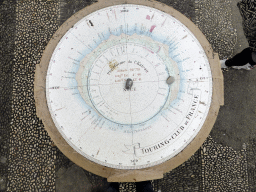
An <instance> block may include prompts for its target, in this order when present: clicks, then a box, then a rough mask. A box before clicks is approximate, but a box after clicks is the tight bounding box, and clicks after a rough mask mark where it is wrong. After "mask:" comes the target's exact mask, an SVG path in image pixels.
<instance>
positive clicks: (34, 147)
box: [7, 0, 58, 191]
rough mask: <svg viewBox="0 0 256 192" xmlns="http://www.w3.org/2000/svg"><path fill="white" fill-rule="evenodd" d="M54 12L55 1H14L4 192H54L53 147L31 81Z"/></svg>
mask: <svg viewBox="0 0 256 192" xmlns="http://www.w3.org/2000/svg"><path fill="white" fill-rule="evenodd" d="M57 9H58V2H57V1H46V0H39V1H23V0H18V1H17V5H16V10H15V11H16V20H15V22H16V34H15V37H14V40H15V49H14V59H13V62H14V65H13V67H12V75H13V82H12V84H13V87H12V103H11V110H12V116H11V117H12V120H11V122H10V135H9V158H8V161H9V165H8V178H7V179H8V185H7V191H54V190H55V159H56V147H55V146H54V144H53V142H52V141H51V139H50V138H49V136H48V135H47V133H46V131H45V130H44V127H43V124H42V122H41V121H40V120H39V119H38V118H37V116H36V113H35V112H36V109H35V102H34V97H33V80H34V71H35V67H36V64H38V63H39V62H40V58H41V56H42V53H43V50H44V48H45V46H46V45H47V43H48V41H49V39H50V38H51V36H52V35H53V33H54V31H55V30H56V29H57V28H58V26H57V24H56V20H57V17H58V12H57V11H56V10H57Z"/></svg>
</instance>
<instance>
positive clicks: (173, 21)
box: [35, 0, 224, 182]
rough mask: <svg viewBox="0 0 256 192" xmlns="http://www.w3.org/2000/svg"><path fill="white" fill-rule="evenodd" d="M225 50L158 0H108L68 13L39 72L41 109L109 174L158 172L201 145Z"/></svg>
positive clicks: (51, 129) (143, 176)
mask: <svg viewBox="0 0 256 192" xmlns="http://www.w3.org/2000/svg"><path fill="white" fill-rule="evenodd" d="M223 89H224V87H223V76H222V72H221V69H220V64H219V57H218V55H217V54H215V53H213V51H212V48H211V46H210V44H209V43H208V41H207V40H206V38H205V37H204V35H203V34H202V33H201V32H200V30H199V29H198V28H197V27H196V26H195V25H194V24H193V23H192V22H191V21H190V20H189V19H187V18H186V17H185V16H183V15H182V14H181V13H179V12H178V11H176V10H174V9H173V8H171V7H168V6H166V5H165V6H163V5H162V4H161V3H157V2H152V1H146V0H143V1H140V2H139V4H138V2H136V1H132V0H131V1H129V0H128V1H122V0H118V1H111V2H103V1H99V2H98V3H95V4H93V5H91V6H88V7H86V8H85V9H83V10H81V11H79V12H78V13H76V14H75V15H73V16H72V17H71V18H70V19H68V20H67V21H66V22H65V23H64V24H63V25H62V26H61V27H60V28H59V30H58V31H57V32H56V33H55V34H54V36H53V37H52V39H51V41H50V42H49V44H48V46H47V47H46V49H45V51H44V54H43V57H42V59H41V63H40V65H38V66H37V68H36V75H35V100H36V107H37V115H38V116H39V117H40V118H41V119H42V121H43V123H44V125H45V128H46V130H47V131H48V133H49V135H50V137H51V138H52V140H53V141H54V143H55V144H56V145H57V146H58V148H59V149H60V150H61V151H62V152H63V153H64V154H65V155H66V156H67V157H68V158H69V159H70V160H72V161H73V162H74V163H76V164H77V165H79V166H81V167H83V168H84V169H86V170H88V171H90V172H92V173H94V174H97V175H100V176H102V177H106V178H108V181H118V182H123V181H126V182H134V181H144V180H150V179H159V178H162V177H163V174H164V173H165V172H168V171H170V170H172V169H173V168H175V167H177V166H178V165H180V164H181V163H183V162H184V161H186V160H187V159H188V158H189V157H190V156H191V155H193V154H194V153H195V151H196V150H197V149H198V148H199V147H200V146H201V145H202V143H203V142H204V140H205V139H206V137H207V136H208V135H209V133H210V131H211V128H212V126H213V124H214V122H215V120H216V117H217V114H218V111H219V107H220V106H221V105H223V104H224V96H223Z"/></svg>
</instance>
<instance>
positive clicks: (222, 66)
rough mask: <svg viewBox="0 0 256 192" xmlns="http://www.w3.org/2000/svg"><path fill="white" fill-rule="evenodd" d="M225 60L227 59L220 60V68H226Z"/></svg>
mask: <svg viewBox="0 0 256 192" xmlns="http://www.w3.org/2000/svg"><path fill="white" fill-rule="evenodd" d="M226 61H227V59H224V60H220V66H221V69H226V68H228V67H227V66H226V65H225V62H226Z"/></svg>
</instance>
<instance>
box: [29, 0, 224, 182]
mask: <svg viewBox="0 0 256 192" xmlns="http://www.w3.org/2000/svg"><path fill="white" fill-rule="evenodd" d="M120 4H138V5H145V6H149V7H153V8H156V9H159V10H160V11H163V12H166V13H167V14H169V15H171V16H173V17H174V18H176V19H178V20H179V21H180V22H181V23H183V24H184V25H185V26H186V27H187V28H188V29H189V30H190V31H191V32H192V33H193V34H194V35H195V37H196V38H197V39H198V41H199V42H200V44H201V45H202V47H203V49H204V51H205V53H206V55H207V57H208V60H209V63H210V67H211V72H212V80H213V87H212V90H213V95H212V101H211V106H210V109H209V113H208V116H207V118H206V120H205V122H204V125H203V126H202V128H201V130H200V131H199V133H198V134H197V136H196V137H195V138H194V140H193V141H192V142H191V143H190V144H189V145H188V146H187V147H186V148H185V149H184V150H183V151H182V152H180V153H179V154H178V155H176V156H175V157H173V158H171V159H170V160H168V161H166V162H164V163H162V164H160V165H156V166H153V167H150V168H146V169H140V170H119V169H114V168H109V167H105V166H102V165H99V164H96V163H94V162H92V161H90V160H88V159H86V158H85V157H83V156H82V155H80V154H79V153H77V152H76V151H75V150H74V149H73V148H72V147H71V146H69V145H68V143H67V142H66V141H65V140H64V138H63V137H62V136H61V135H60V133H59V132H58V130H57V128H56V127H55V124H54V122H53V120H52V118H51V114H50V112H49V109H48V106H47V101H46V90H45V89H46V75H47V69H48V65H49V61H50V58H51V56H52V53H53V51H54V49H55V47H56V46H57V44H58V42H59V40H60V39H61V38H62V36H63V35H64V34H65V33H66V32H67V31H68V30H69V28H71V27H72V26H73V25H74V24H75V23H76V22H78V21H79V20H80V19H82V18H83V17H85V16H86V15H88V14H90V13H92V12H94V11H97V10H98V9H102V8H105V7H108V6H113V5H120ZM34 95H35V101H36V111H37V116H38V117H39V118H40V119H42V121H43V124H44V126H45V129H46V130H47V132H48V134H49V136H50V137H51V138H52V140H53V141H54V143H55V144H56V145H57V147H58V148H59V149H60V150H61V151H62V152H63V153H64V154H65V155H66V156H67V157H68V158H69V159H70V160H72V161H73V162H74V163H76V164H77V165H79V166H80V167H82V168H84V169H86V170H88V171H90V172H92V173H94V174H96V175H100V176H102V177H105V178H108V181H110V182H113V181H115V182H136V181H144V180H152V179H160V178H162V177H163V174H164V173H166V172H169V171H171V170H172V169H174V168H175V167H177V166H179V165H180V164H182V163H183V162H185V161H186V160H187V159H188V158H189V157H191V156H192V155H193V154H194V153H195V152H196V151H197V150H198V149H199V148H200V146H201V145H202V144H203V142H204V140H205V139H206V138H207V136H208V135H209V133H210V131H211V129H212V127H213V125H214V122H215V120H216V118H217V115H218V112H219V108H220V106H221V105H223V104H224V86H223V75H222V72H221V69H220V63H219V57H218V55H217V54H214V53H213V51H212V48H211V45H210V44H209V42H208V41H207V40H206V38H205V36H204V35H203V34H202V32H201V31H200V30H199V29H198V28H197V27H196V26H195V25H194V24H193V23H192V22H191V21H190V20H189V19H188V18H186V17H185V16H184V15H182V14H181V13H180V12H178V11H176V10H175V9H173V8H172V7H169V6H167V5H165V4H162V3H159V2H155V1H147V0H140V1H137V0H112V1H103V0H100V1H99V2H97V3H94V4H93V5H91V6H88V7H86V8H84V9H82V10H81V11H79V12H78V13H76V14H75V15H73V16H72V17H70V18H69V19H68V20H67V21H66V22H65V23H64V24H63V25H62V26H61V27H60V28H59V29H58V30H57V32H56V33H55V34H54V35H53V37H52V39H51V40H50V42H49V43H48V45H47V47H46V49H45V51H44V54H43V56H42V58H41V62H40V64H38V65H37V66H36V73H35V81H34Z"/></svg>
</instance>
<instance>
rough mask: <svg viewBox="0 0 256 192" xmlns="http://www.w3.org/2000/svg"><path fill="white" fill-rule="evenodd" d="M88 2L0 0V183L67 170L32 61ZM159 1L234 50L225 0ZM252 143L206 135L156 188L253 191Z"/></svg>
mask: <svg viewBox="0 0 256 192" xmlns="http://www.w3.org/2000/svg"><path fill="white" fill-rule="evenodd" d="M93 2H94V1H85V0H83V1H82V0H73V1H71V0H30V1H27V0H17V1H14V0H13V1H10V0H9V1H6V0H0V106H1V113H0V146H1V147H0V152H1V154H0V191H56V187H55V186H56V183H58V182H56V180H57V181H60V180H61V179H63V178H65V174H68V173H70V172H72V171H68V170H70V169H71V168H72V167H74V166H73V163H72V162H70V161H69V160H68V159H67V158H66V157H65V156H64V155H63V154H62V153H61V152H60V151H59V150H58V149H57V148H56V147H55V146H54V143H53V142H52V141H51V139H50V138H49V137H48V135H47V132H46V131H45V130H44V127H43V124H42V122H41V121H40V120H39V119H38V118H37V117H36V114H35V104H34V98H33V79H34V71H35V66H36V64H38V63H39V62H40V58H41V56H42V52H43V50H44V48H45V46H46V45H47V43H48V41H49V39H50V38H51V36H52V35H53V33H54V32H55V31H56V30H57V28H58V27H59V26H60V25H61V24H62V23H63V22H64V21H65V20H66V19H67V18H69V17H70V16H71V15H73V14H74V13H75V12H77V11H78V10H80V9H82V8H83V7H85V6H87V5H89V4H91V3H93ZM160 2H162V3H165V4H168V5H171V6H173V7H174V8H176V9H177V10H179V11H180V12H182V13H183V14H185V15H186V16H187V17H188V18H190V19H191V20H192V21H193V22H194V23H196V24H197V25H198V27H199V28H200V29H201V30H202V31H203V33H204V34H205V35H206V37H207V39H208V40H209V42H210V43H211V44H212V46H213V49H214V51H215V52H218V53H219V54H220V57H221V58H224V57H230V56H231V55H232V51H233V48H234V45H235V43H236V38H237V37H236V30H235V29H234V28H233V27H232V23H231V9H230V3H231V0H195V1H192V0H181V1H177V0H172V1H169V0H168V1H167V0H161V1H160ZM255 143H256V140H255V139H250V140H249V141H248V143H246V144H244V145H243V148H242V150H237V151H236V150H234V149H232V148H231V147H228V146H224V145H222V144H218V143H216V142H215V141H214V140H213V138H212V137H211V136H209V137H208V139H207V140H206V141H205V143H204V144H203V146H202V148H200V149H199V150H198V151H197V152H196V153H195V154H194V155H193V156H192V157H191V158H190V159H189V160H188V161H186V162H185V163H183V164H182V165H181V166H179V167H177V168H176V169H174V170H173V171H171V172H170V173H167V174H165V176H164V178H163V179H162V180H155V181H153V182H152V184H153V186H154V189H155V191H162V192H170V191H255V190H256V171H255V170H256V169H255V157H254V156H255V155H254V154H255V152H256V151H255V150H256V147H255ZM75 169H77V168H75ZM79 174H81V175H83V173H82V172H79ZM84 175H85V176H84V177H87V178H88V181H86V182H89V183H90V184H91V185H92V187H95V186H100V185H104V184H105V183H106V181H105V180H104V179H103V178H101V177H99V176H96V175H93V174H91V173H89V172H87V171H84ZM85 180H86V179H85ZM59 183H61V182H59ZM61 185H63V184H61ZM71 185H72V183H71ZM73 185H74V184H73ZM120 189H121V190H120V191H123V192H125V191H134V184H133V183H122V184H121V185H120ZM57 191H60V190H58V189H57ZM62 192H63V191H62Z"/></svg>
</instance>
